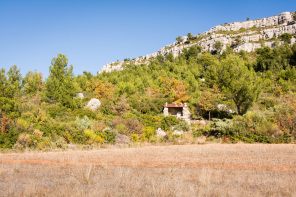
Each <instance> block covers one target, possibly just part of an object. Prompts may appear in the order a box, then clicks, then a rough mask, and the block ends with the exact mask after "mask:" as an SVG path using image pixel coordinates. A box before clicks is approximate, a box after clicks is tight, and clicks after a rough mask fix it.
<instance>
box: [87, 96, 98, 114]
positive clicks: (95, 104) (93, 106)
mask: <svg viewBox="0 0 296 197" xmlns="http://www.w3.org/2000/svg"><path fill="white" fill-rule="evenodd" d="M100 106H101V102H100V100H99V99H96V98H93V99H91V100H90V101H89V102H88V103H87V105H86V107H87V108H89V109H91V110H93V111H95V110H96V109H98V108H99V107H100Z"/></svg>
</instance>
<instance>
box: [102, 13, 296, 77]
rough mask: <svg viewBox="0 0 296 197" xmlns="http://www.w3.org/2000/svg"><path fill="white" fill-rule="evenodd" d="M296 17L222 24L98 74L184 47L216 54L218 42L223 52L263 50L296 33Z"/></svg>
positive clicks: (291, 15)
mask: <svg viewBox="0 0 296 197" xmlns="http://www.w3.org/2000/svg"><path fill="white" fill-rule="evenodd" d="M294 15H295V13H293V12H283V13H281V14H279V15H276V16H272V17H268V18H263V19H257V20H250V21H244V22H233V23H230V24H224V25H218V26H215V27H213V28H211V29H210V30H209V31H206V32H204V33H202V34H200V35H196V36H193V39H190V40H189V39H188V37H187V36H184V37H182V41H181V42H174V43H173V44H170V45H167V46H165V47H162V48H161V49H159V50H158V51H157V52H154V53H152V54H148V55H145V56H140V57H137V58H135V59H133V60H130V61H128V62H124V61H122V62H112V63H110V64H107V65H105V66H103V67H102V69H101V70H100V71H99V72H98V73H99V74H101V73H103V72H104V71H105V72H111V71H112V70H122V69H123V65H124V64H130V63H134V64H141V63H148V62H149V59H150V58H155V57H156V56H158V55H163V56H166V55H167V54H168V53H172V54H173V56H174V57H176V56H178V55H180V54H181V53H182V51H183V49H184V48H189V47H191V46H193V45H198V46H201V47H202V49H203V50H204V51H210V52H213V51H214V50H215V47H214V45H215V43H216V42H217V41H219V42H221V43H222V45H223V47H222V51H223V50H225V49H226V47H227V46H231V47H232V48H233V50H234V51H236V52H239V51H241V50H245V51H247V52H251V51H254V50H255V49H257V48H260V47H261V46H262V43H264V45H265V46H269V47H271V48H272V47H274V45H275V41H276V38H278V37H279V36H280V35H282V34H284V33H289V34H294V35H295V34H296V21H295V20H294V19H295V17H294ZM295 42H296V38H295V37H292V39H291V44H293V43H295ZM222 51H221V52H222Z"/></svg>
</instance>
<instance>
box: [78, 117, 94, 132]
mask: <svg viewBox="0 0 296 197" xmlns="http://www.w3.org/2000/svg"><path fill="white" fill-rule="evenodd" d="M76 122H77V124H78V127H79V128H81V129H92V128H93V124H92V121H91V120H90V119H89V118H88V117H87V116H84V117H83V118H82V119H80V118H76Z"/></svg>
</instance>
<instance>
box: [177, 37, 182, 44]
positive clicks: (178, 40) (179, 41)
mask: <svg viewBox="0 0 296 197" xmlns="http://www.w3.org/2000/svg"><path fill="white" fill-rule="evenodd" d="M176 41H177V42H178V44H180V43H181V42H182V41H183V39H182V36H178V37H177V38H176Z"/></svg>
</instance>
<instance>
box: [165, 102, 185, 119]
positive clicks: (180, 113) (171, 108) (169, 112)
mask: <svg viewBox="0 0 296 197" xmlns="http://www.w3.org/2000/svg"><path fill="white" fill-rule="evenodd" d="M163 114H164V115H165V116H175V117H177V118H182V119H184V120H185V121H187V122H188V123H190V111H189V110H188V106H187V104H186V103H184V104H183V103H181V104H177V103H173V104H168V103H165V104H164V109H163Z"/></svg>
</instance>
